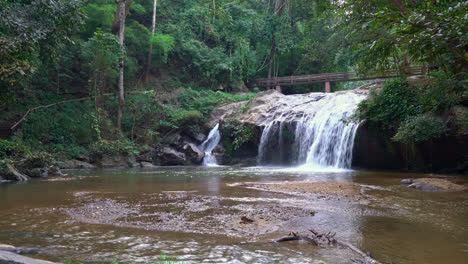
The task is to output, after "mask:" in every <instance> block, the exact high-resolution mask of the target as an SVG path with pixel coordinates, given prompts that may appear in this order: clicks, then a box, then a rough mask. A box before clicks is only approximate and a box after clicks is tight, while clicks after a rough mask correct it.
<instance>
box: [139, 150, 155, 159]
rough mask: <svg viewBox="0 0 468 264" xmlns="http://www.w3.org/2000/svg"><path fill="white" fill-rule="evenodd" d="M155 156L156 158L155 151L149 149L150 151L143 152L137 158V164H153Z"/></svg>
mask: <svg viewBox="0 0 468 264" xmlns="http://www.w3.org/2000/svg"><path fill="white" fill-rule="evenodd" d="M153 156H154V149H153V148H149V149H148V150H146V151H144V152H141V153H140V155H138V156H137V157H136V161H137V162H142V161H146V162H153Z"/></svg>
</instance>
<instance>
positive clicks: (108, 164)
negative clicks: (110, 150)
mask: <svg viewBox="0 0 468 264" xmlns="http://www.w3.org/2000/svg"><path fill="white" fill-rule="evenodd" d="M99 163H100V165H101V167H103V168H114V167H127V166H128V164H127V157H125V156H120V155H102V158H101V160H100V162H99Z"/></svg>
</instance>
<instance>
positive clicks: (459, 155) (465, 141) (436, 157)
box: [352, 124, 468, 174]
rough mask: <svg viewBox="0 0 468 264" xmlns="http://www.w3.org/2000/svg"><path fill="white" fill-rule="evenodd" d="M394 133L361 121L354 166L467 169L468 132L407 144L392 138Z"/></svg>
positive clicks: (466, 171) (356, 141) (426, 169)
mask: <svg viewBox="0 0 468 264" xmlns="http://www.w3.org/2000/svg"><path fill="white" fill-rule="evenodd" d="M393 134H394V133H393V132H392V131H386V130H382V129H380V128H377V127H373V126H370V125H369V124H363V125H361V126H360V127H359V128H358V131H357V134H356V138H355V141H354V149H353V163H352V164H353V167H356V168H368V169H382V170H415V171H435V172H442V173H462V174H466V173H468V160H467V157H468V135H448V136H444V137H441V138H438V139H434V140H432V142H421V143H417V144H415V145H414V146H406V145H404V144H402V143H399V142H395V141H393V140H392V139H391V138H392V136H393Z"/></svg>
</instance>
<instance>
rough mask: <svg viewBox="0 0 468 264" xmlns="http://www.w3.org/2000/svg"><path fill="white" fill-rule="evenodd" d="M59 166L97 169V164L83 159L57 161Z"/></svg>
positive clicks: (62, 167)
mask: <svg viewBox="0 0 468 264" xmlns="http://www.w3.org/2000/svg"><path fill="white" fill-rule="evenodd" d="M57 166H58V167H59V168H61V169H95V168H96V166H94V165H93V164H90V163H88V162H85V161H81V160H75V159H73V160H63V161H57Z"/></svg>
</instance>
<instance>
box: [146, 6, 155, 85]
mask: <svg viewBox="0 0 468 264" xmlns="http://www.w3.org/2000/svg"><path fill="white" fill-rule="evenodd" d="M157 7H158V0H154V2H153V20H152V23H151V40H152V38H153V37H154V31H155V29H156V9H157ZM151 40H150V44H149V51H148V64H147V66H146V81H148V80H149V71H150V68H151V61H152V53H153V41H151Z"/></svg>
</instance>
